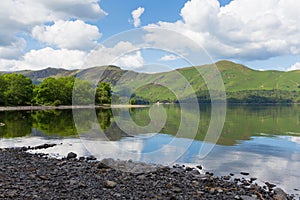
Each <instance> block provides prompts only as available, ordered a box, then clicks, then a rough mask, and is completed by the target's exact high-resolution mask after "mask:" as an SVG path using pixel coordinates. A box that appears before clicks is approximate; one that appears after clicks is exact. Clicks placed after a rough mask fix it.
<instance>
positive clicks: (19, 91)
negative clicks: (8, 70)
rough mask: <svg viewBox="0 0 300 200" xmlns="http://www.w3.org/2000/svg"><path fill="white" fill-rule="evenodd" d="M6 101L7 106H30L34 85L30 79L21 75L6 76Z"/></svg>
mask: <svg viewBox="0 0 300 200" xmlns="http://www.w3.org/2000/svg"><path fill="white" fill-rule="evenodd" d="M3 78H4V82H5V83H4V84H5V87H6V89H5V91H4V100H5V105H10V106H21V105H30V104H31V99H32V95H33V84H32V81H31V80H30V79H29V78H26V77H25V76H24V75H21V74H5V75H4V77H3Z"/></svg>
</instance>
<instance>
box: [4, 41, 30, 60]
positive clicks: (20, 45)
mask: <svg viewBox="0 0 300 200" xmlns="http://www.w3.org/2000/svg"><path fill="white" fill-rule="evenodd" d="M25 46H26V41H25V40H24V39H23V38H17V39H16V41H15V42H12V43H11V44H10V45H8V46H0V58H3V59H16V58H18V57H20V56H22V55H23V49H24V48H25Z"/></svg>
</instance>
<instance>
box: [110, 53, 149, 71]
mask: <svg viewBox="0 0 300 200" xmlns="http://www.w3.org/2000/svg"><path fill="white" fill-rule="evenodd" d="M113 64H114V65H117V66H121V67H124V68H141V67H142V66H143V65H144V59H143V56H142V53H141V51H137V52H135V53H131V54H126V55H124V56H122V57H120V58H119V59H118V60H116V61H115V62H114V63H113Z"/></svg>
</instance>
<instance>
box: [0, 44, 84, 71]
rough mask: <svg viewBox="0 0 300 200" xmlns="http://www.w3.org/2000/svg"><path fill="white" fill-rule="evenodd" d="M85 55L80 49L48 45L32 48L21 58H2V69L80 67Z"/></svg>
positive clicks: (0, 62) (0, 60)
mask: <svg viewBox="0 0 300 200" xmlns="http://www.w3.org/2000/svg"><path fill="white" fill-rule="evenodd" d="M85 56H86V53H85V52H82V51H78V50H67V49H60V50H55V49H52V48H50V47H46V48H44V49H40V50H31V51H30V52H28V53H26V54H25V55H24V56H23V57H22V59H20V60H7V59H0V65H1V69H0V70H10V71H16V70H24V69H31V70H38V69H41V68H46V67H60V68H65V69H76V68H77V69H78V68H80V67H81V66H82V65H83V62H84V58H85Z"/></svg>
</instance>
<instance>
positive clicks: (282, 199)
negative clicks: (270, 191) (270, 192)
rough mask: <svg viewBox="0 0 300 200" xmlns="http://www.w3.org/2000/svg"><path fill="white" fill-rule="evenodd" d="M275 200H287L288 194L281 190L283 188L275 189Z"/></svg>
mask: <svg viewBox="0 0 300 200" xmlns="http://www.w3.org/2000/svg"><path fill="white" fill-rule="evenodd" d="M274 194H275V195H274V196H273V198H274V200H286V199H287V194H286V193H285V192H284V191H283V190H282V189H281V188H275V189H274Z"/></svg>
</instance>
